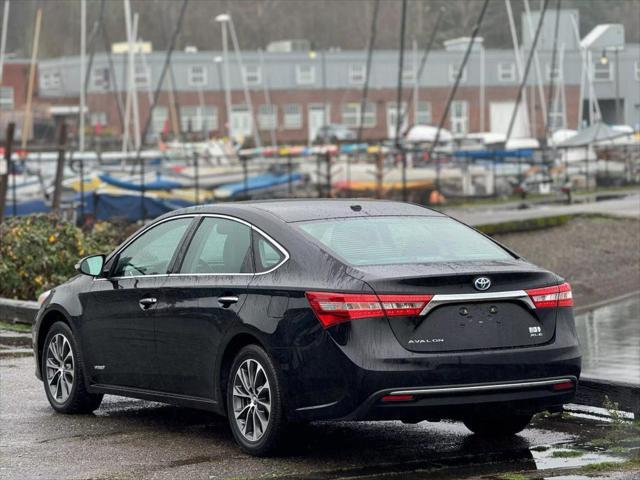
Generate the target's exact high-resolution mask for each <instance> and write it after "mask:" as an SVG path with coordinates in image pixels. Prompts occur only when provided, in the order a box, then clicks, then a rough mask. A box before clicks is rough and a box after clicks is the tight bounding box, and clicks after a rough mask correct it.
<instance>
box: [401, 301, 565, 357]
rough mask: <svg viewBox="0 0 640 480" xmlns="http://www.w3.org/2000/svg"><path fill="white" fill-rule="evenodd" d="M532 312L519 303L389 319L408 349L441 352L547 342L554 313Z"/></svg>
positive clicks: (462, 306) (468, 305) (445, 308)
mask: <svg viewBox="0 0 640 480" xmlns="http://www.w3.org/2000/svg"><path fill="white" fill-rule="evenodd" d="M548 310H549V311H547V312H542V311H540V312H534V311H531V310H529V309H528V307H527V306H525V305H523V304H521V303H518V302H505V301H502V302H473V303H472V302H462V303H455V304H447V305H441V306H439V307H437V308H435V309H433V310H432V311H431V312H429V313H428V314H427V315H426V316H424V317H422V316H416V317H405V318H397V319H392V320H391V326H392V329H393V330H394V333H395V334H396V337H397V338H398V340H400V342H401V343H403V345H404V347H405V348H407V349H408V350H412V351H418V352H442V351H460V350H479V349H491V348H510V347H521V346H532V345H538V344H541V343H545V342H547V341H549V340H550V339H551V338H552V336H553V333H554V331H555V311H553V309H548Z"/></svg>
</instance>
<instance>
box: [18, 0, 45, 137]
mask: <svg viewBox="0 0 640 480" xmlns="http://www.w3.org/2000/svg"><path fill="white" fill-rule="evenodd" d="M41 24H42V9H41V8H39V9H38V11H37V13H36V25H35V28H34V31H33V45H32V47H31V66H30V67H29V83H28V87H27V103H26V105H25V107H24V119H23V122H22V132H21V135H22V137H21V146H22V150H24V149H25V148H27V141H28V140H29V131H30V130H31V102H32V99H33V86H34V84H35V81H36V59H37V58H38V44H39V43H40V25H41Z"/></svg>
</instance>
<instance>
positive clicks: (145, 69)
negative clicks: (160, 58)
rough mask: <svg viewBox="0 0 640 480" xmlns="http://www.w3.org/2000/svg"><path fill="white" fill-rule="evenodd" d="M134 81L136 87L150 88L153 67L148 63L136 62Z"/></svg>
mask: <svg viewBox="0 0 640 480" xmlns="http://www.w3.org/2000/svg"><path fill="white" fill-rule="evenodd" d="M133 82H134V85H135V86H136V88H149V87H150V86H151V69H150V68H149V66H148V65H143V64H140V63H136V64H135V67H134V69H133Z"/></svg>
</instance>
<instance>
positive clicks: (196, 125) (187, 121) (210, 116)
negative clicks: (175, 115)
mask: <svg viewBox="0 0 640 480" xmlns="http://www.w3.org/2000/svg"><path fill="white" fill-rule="evenodd" d="M180 125H181V127H182V131H183V132H205V133H206V132H210V131H212V130H217V128H218V109H217V108H216V107H200V106H188V107H181V108H180Z"/></svg>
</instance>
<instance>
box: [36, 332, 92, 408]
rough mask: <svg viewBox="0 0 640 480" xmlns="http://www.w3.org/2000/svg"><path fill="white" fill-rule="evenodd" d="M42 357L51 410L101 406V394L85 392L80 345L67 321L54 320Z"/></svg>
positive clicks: (43, 373)
mask: <svg viewBox="0 0 640 480" xmlns="http://www.w3.org/2000/svg"><path fill="white" fill-rule="evenodd" d="M41 361H42V380H43V382H44V390H45V393H46V394H47V399H48V400H49V403H50V404H51V406H52V407H53V409H54V410H56V411H58V412H61V413H90V412H93V411H94V410H96V409H97V408H98V407H99V406H100V403H101V402H102V395H101V394H99V395H98V394H93V393H89V392H87V388H86V385H85V381H84V376H83V374H82V371H83V370H82V368H83V367H82V357H81V354H80V349H79V348H78V346H77V344H76V341H75V338H74V336H73V332H72V331H71V329H70V328H69V326H68V325H67V324H66V323H64V322H56V323H54V324H53V325H52V326H51V328H50V329H49V332H48V333H47V337H46V338H45V340H44V348H43V350H42V359H41Z"/></svg>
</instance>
